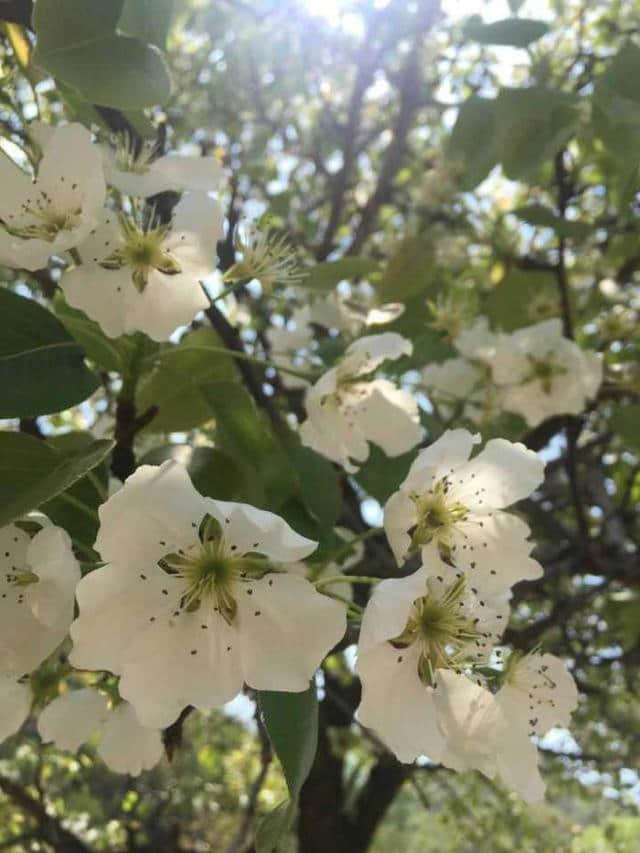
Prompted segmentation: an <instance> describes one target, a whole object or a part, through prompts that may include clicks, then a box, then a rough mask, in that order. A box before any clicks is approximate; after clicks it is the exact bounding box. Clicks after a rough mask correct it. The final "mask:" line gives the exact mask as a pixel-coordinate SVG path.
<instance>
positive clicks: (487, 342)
mask: <svg viewBox="0 0 640 853" xmlns="http://www.w3.org/2000/svg"><path fill="white" fill-rule="evenodd" d="M501 340H502V335H500V334H496V333H495V332H492V331H491V329H490V328H489V321H488V319H487V318H486V317H483V316H481V317H476V319H475V320H474V321H473V323H472V324H471V325H470V326H467V327H466V328H464V329H462V330H461V331H460V332H459V334H457V335H456V336H455V337H454V339H453V345H454V347H455V348H456V349H457V350H458V352H459V353H460V355H463V356H465V357H466V358H468V359H470V360H472V361H474V360H476V361H488V362H490V361H491V359H492V358H493V355H494V353H495V351H496V347H497V345H498V343H499V342H500V341H501Z"/></svg>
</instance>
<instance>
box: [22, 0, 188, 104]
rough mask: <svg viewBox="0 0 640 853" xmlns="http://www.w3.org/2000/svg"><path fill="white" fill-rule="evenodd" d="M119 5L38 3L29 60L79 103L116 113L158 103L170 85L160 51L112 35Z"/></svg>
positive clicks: (67, 0)
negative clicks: (64, 86)
mask: <svg viewBox="0 0 640 853" xmlns="http://www.w3.org/2000/svg"><path fill="white" fill-rule="evenodd" d="M122 7H123V2H122V0H94V2H92V3H91V4H90V8H89V9H87V2H86V0H38V3H37V4H36V7H35V11H34V14H33V25H34V29H35V31H36V36H37V42H36V48H35V51H34V53H33V57H32V61H33V63H34V64H35V65H37V66H39V67H41V68H43V69H44V70H45V71H48V72H49V73H50V74H52V75H53V76H54V77H59V78H60V79H61V80H62V81H63V82H65V83H67V84H68V85H69V86H71V87H73V88H74V89H75V90H76V91H77V92H78V93H79V94H81V95H82V97H83V98H85V100H87V101H90V102H92V103H96V104H102V105H103V106H108V107H115V108H117V109H121V110H138V109H142V108H144V107H150V106H154V105H155V104H162V103H164V102H165V101H166V100H167V98H168V97H169V94H170V90H171V80H170V78H169V72H168V70H167V66H166V64H165V61H164V59H163V57H162V54H161V52H160V51H159V50H158V49H157V48H156V47H154V46H153V45H151V44H146V43H145V42H144V41H142V40H140V39H139V38H131V37H129V36H123V35H118V33H117V32H116V25H117V23H118V19H119V17H120V14H121V11H122Z"/></svg>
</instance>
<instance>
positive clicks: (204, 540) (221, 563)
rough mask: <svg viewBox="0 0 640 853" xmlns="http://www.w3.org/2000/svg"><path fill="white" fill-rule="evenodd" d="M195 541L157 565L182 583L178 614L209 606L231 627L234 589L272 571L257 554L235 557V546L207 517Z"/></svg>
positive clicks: (209, 517) (213, 520) (235, 610)
mask: <svg viewBox="0 0 640 853" xmlns="http://www.w3.org/2000/svg"><path fill="white" fill-rule="evenodd" d="M199 538H200V543H199V544H197V545H194V546H192V547H191V548H189V549H188V550H186V551H182V552H180V553H178V554H167V555H166V556H165V557H163V558H162V559H161V560H160V561H159V565H160V567H161V568H162V569H164V570H165V571H166V572H167V573H168V574H171V575H175V576H178V577H179V578H180V579H181V580H182V581H183V584H184V591H183V594H182V597H181V600H180V608H181V609H182V610H187V611H195V610H198V609H200V607H202V606H212V607H213V609H214V610H216V611H218V612H219V613H220V615H221V616H222V618H223V619H224V620H225V621H226V622H227V623H228V624H231V623H232V622H233V621H234V619H235V617H236V613H237V610H238V604H237V602H236V599H235V596H234V587H237V584H238V583H242V582H243V581H251V580H256V579H258V578H260V577H262V576H263V575H264V574H265V573H266V572H267V571H269V570H270V569H271V568H272V567H271V566H270V564H269V563H268V562H267V561H266V560H265V558H264V557H262V556H261V555H260V554H253V553H249V554H241V555H238V554H235V553H234V551H235V546H229V545H228V544H227V543H226V542H225V539H224V537H223V535H222V530H221V528H220V524H219V523H218V522H217V521H216V519H214V518H212V517H211V516H210V515H207V516H205V518H204V519H203V520H202V522H201V524H200V529H199Z"/></svg>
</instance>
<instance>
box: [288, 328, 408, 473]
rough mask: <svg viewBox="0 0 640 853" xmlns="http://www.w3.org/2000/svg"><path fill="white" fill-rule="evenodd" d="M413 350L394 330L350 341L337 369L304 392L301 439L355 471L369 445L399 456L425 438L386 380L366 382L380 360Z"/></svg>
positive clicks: (404, 395) (404, 397) (403, 398)
mask: <svg viewBox="0 0 640 853" xmlns="http://www.w3.org/2000/svg"><path fill="white" fill-rule="evenodd" d="M411 352H412V345H411V342H410V341H408V340H406V338H403V337H402V336H401V335H398V334H396V333H395V332H385V333H383V334H380V335H369V336H367V337H364V338H360V339H359V340H357V341H355V342H354V343H352V344H351V345H350V346H349V347H348V348H347V351H346V353H345V355H344V356H343V358H342V359H341V361H340V362H339V363H338V364H337V366H336V367H333V368H332V369H331V370H329V371H327V373H325V374H324V375H323V376H321V377H320V379H319V380H318V381H317V382H316V384H315V385H314V386H313V387H312V388H310V389H309V390H308V391H307V395H306V399H305V405H306V409H307V415H308V418H307V420H306V421H305V422H304V423H303V424H302V426H301V427H300V438H301V440H302V443H303V444H305V445H306V446H307V447H311V448H313V449H314V450H315V451H317V452H318V453H320V454H322V455H323V456H326V457H327V458H328V459H331V460H333V461H334V462H337V463H339V464H340V465H342V466H343V467H344V469H345V470H346V471H349V472H354V471H357V470H358V467H357V465H355V464H354V463H353V462H352V461H351V460H355V461H356V462H358V463H362V462H364V461H365V460H366V459H367V457H368V455H369V442H370V441H371V442H373V443H374V444H377V445H378V446H379V447H381V448H382V450H383V451H384V452H385V453H386V454H387V456H399V455H400V454H402V453H405V452H406V451H408V450H410V449H411V448H412V447H415V445H416V444H418V443H419V442H420V441H421V440H422V437H423V436H424V430H423V428H422V426H421V425H420V416H419V412H418V404H417V403H416V401H415V399H414V398H413V396H412V395H411V394H409V393H408V392H407V391H405V390H403V389H400V388H397V387H396V385H394V383H393V382H390V381H389V380H388V379H369V378H367V377H368V376H369V375H370V374H372V373H373V372H374V371H375V370H376V369H377V368H378V367H379V366H380V365H381V364H382V363H383V362H384V361H386V360H388V359H397V358H400V357H401V356H403V355H410V354H411Z"/></svg>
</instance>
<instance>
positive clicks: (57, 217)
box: [5, 190, 82, 243]
mask: <svg viewBox="0 0 640 853" xmlns="http://www.w3.org/2000/svg"><path fill="white" fill-rule="evenodd" d="M81 213H82V211H81V210H80V209H79V208H78V209H77V210H73V211H69V210H66V211H59V210H56V209H55V208H54V207H53V204H52V201H51V197H50V196H49V195H48V194H47V193H45V192H44V190H39V191H38V192H37V193H36V195H35V196H34V198H33V199H27V201H25V202H24V204H23V205H22V207H21V209H20V211H19V213H18V214H17V215H15V214H10V215H9V216H7V222H6V223H5V224H6V228H7V231H8V232H9V233H10V234H12V235H13V236H14V237H21V238H22V239H23V240H46V241H47V242H48V243H52V242H53V241H54V240H55V238H56V237H57V236H58V234H60V233H61V232H62V231H72V230H73V229H74V228H75V227H76V226H77V224H78V222H79V219H80V216H81ZM14 220H15V221H14Z"/></svg>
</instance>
